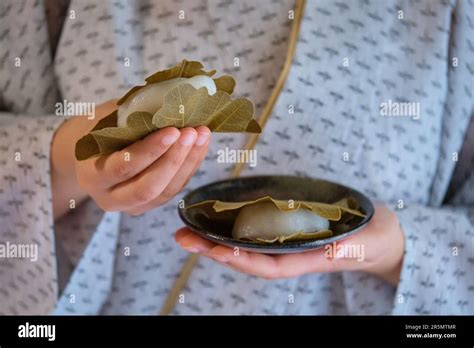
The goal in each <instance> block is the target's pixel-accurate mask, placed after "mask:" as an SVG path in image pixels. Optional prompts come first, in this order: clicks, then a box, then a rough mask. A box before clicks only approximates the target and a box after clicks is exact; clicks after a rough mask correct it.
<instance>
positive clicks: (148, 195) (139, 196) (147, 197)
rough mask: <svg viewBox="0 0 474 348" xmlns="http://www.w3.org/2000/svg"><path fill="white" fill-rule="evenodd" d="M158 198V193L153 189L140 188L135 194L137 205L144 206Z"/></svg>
mask: <svg viewBox="0 0 474 348" xmlns="http://www.w3.org/2000/svg"><path fill="white" fill-rule="evenodd" d="M156 196H157V195H156V193H155V192H154V190H153V189H151V188H148V187H143V188H139V189H137V190H136V192H135V203H136V204H137V205H144V204H147V203H149V202H151V201H152V200H153V199H155V197H156Z"/></svg>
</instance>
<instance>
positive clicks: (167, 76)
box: [117, 59, 235, 105]
mask: <svg viewBox="0 0 474 348" xmlns="http://www.w3.org/2000/svg"><path fill="white" fill-rule="evenodd" d="M202 68H203V65H202V64H201V63H200V62H196V61H189V60H186V59H184V60H183V61H182V62H181V63H180V64H178V65H176V66H174V67H172V68H169V69H166V70H162V71H158V72H156V73H154V74H153V75H150V76H148V77H147V78H146V79H145V82H146V84H145V85H143V86H135V87H133V88H132V89H131V90H129V91H128V92H127V93H126V94H125V95H124V96H123V97H122V98H120V99H119V101H118V102H117V105H121V104H123V103H124V102H125V100H127V98H128V97H130V96H131V95H132V94H134V93H135V92H137V91H139V90H140V89H141V88H143V87H145V86H147V85H150V84H154V83H159V82H163V81H167V80H171V79H174V78H177V77H187V78H190V77H194V76H198V75H205V76H209V77H211V76H213V75H214V74H215V73H216V71H215V70H211V71H204V70H202ZM213 80H214V82H215V84H216V87H217V90H218V91H224V92H227V93H229V94H232V93H233V92H234V88H235V80H234V78H233V77H232V76H229V75H224V76H221V77H219V78H216V79H213Z"/></svg>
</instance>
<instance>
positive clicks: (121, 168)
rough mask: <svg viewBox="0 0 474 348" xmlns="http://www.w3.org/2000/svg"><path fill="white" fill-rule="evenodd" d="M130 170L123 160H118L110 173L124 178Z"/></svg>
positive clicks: (128, 174)
mask: <svg viewBox="0 0 474 348" xmlns="http://www.w3.org/2000/svg"><path fill="white" fill-rule="evenodd" d="M131 172H132V167H131V166H130V165H129V164H128V163H127V162H126V161H125V160H119V161H118V163H117V164H116V165H115V166H114V168H113V170H112V174H113V175H114V177H117V178H126V177H128V176H130V174H131Z"/></svg>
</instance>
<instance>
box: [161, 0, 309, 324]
mask: <svg viewBox="0 0 474 348" xmlns="http://www.w3.org/2000/svg"><path fill="white" fill-rule="evenodd" d="M304 5H305V0H296V6H295V18H294V22H293V25H292V27H291V33H290V41H289V44H288V50H287V53H286V58H285V63H284V65H283V68H282V70H281V72H280V76H279V78H278V81H277V83H276V85H275V87H274V88H273V91H272V94H271V95H270V98H269V99H268V102H267V104H266V105H265V108H264V109H263V111H262V114H261V116H260V117H259V119H258V123H259V124H260V125H261V126H262V129H263V128H264V127H265V124H266V123H267V120H268V118H269V117H270V115H271V112H272V110H273V107H274V106H275V103H276V101H277V99H278V96H279V95H280V93H281V90H282V88H283V85H284V84H285V81H286V78H287V77H288V73H289V71H290V68H291V63H292V62H293V56H294V54H295V50H296V44H297V43H298V36H299V32H300V27H301V21H302V19H303V10H304ZM258 136H259V134H252V135H250V137H249V139H248V141H247V143H246V145H245V149H247V150H250V149H252V148H254V147H255V145H256V144H257V141H258ZM242 170H243V163H238V164H237V165H236V166H235V167H234V169H233V171H232V175H231V176H232V177H233V178H236V177H238V176H239V175H240V173H241V172H242ZM198 260H199V254H191V255H190V256H189V257H188V258H187V260H186V262H185V263H184V265H183V267H182V268H181V272H180V274H179V277H178V279H177V280H176V282H175V283H174V285H173V288H172V289H171V291H170V292H169V293H168V296H167V298H166V300H165V303H164V305H163V307H162V308H161V310H160V315H168V314H170V313H171V312H172V311H173V308H174V307H175V305H176V300H177V299H178V296H179V295H180V293H182V291H183V288H184V287H185V285H186V283H187V281H188V279H189V276H190V275H191V272H192V271H193V269H194V266H195V265H196V263H197V261H198Z"/></svg>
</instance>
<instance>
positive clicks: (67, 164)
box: [51, 100, 211, 219]
mask: <svg viewBox="0 0 474 348" xmlns="http://www.w3.org/2000/svg"><path fill="white" fill-rule="evenodd" d="M116 107H117V106H116V104H115V101H113V100H112V101H108V102H106V103H104V104H101V105H99V106H98V107H96V117H95V119H94V120H88V119H87V117H80V116H79V117H74V118H72V119H71V120H68V121H67V122H65V123H63V124H62V125H61V126H60V127H59V128H58V130H57V131H56V134H55V136H54V138H53V142H52V147H51V165H52V183H51V185H52V192H53V211H54V217H55V218H56V219H57V218H59V217H61V216H63V215H64V214H65V213H66V212H67V211H69V209H70V201H71V199H74V201H75V205H78V204H79V203H80V202H82V201H84V200H85V199H87V198H89V197H92V198H93V199H94V200H95V202H96V203H97V204H98V205H99V207H100V208H102V209H103V210H104V211H122V212H126V213H129V214H131V215H140V214H143V213H145V212H147V211H148V210H151V209H153V208H156V207H158V206H160V205H163V204H164V203H166V202H167V201H169V200H170V199H172V198H173V197H174V196H175V195H176V194H177V193H178V192H179V191H181V190H182V188H183V187H184V186H185V185H186V183H187V182H188V181H189V179H190V178H191V177H192V176H193V175H194V173H195V172H196V171H197V169H198V168H199V165H200V164H201V163H202V161H203V160H204V158H205V156H206V154H207V149H208V145H209V142H210V138H211V131H210V130H209V128H207V127H196V128H191V127H186V128H182V129H177V128H174V127H167V128H163V129H160V130H159V131H156V132H153V133H152V134H150V135H148V136H147V137H145V138H143V139H142V140H140V141H137V142H135V143H134V144H132V145H130V146H128V147H127V148H125V149H123V150H121V151H117V152H114V153H112V154H110V155H108V156H102V157H96V158H91V159H88V160H85V161H77V160H76V159H75V155H74V148H75V144H76V141H77V140H78V139H79V138H81V137H82V136H83V135H85V134H87V132H89V131H90V130H91V129H92V127H93V126H94V125H95V124H96V123H97V121H98V120H99V119H101V118H104V117H105V116H107V115H108V114H110V113H111V112H112V111H113V110H115V109H116Z"/></svg>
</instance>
